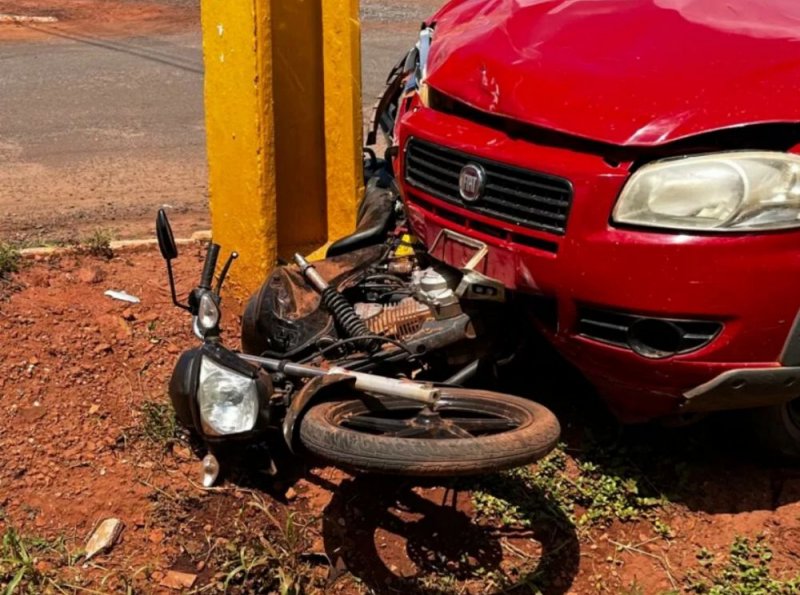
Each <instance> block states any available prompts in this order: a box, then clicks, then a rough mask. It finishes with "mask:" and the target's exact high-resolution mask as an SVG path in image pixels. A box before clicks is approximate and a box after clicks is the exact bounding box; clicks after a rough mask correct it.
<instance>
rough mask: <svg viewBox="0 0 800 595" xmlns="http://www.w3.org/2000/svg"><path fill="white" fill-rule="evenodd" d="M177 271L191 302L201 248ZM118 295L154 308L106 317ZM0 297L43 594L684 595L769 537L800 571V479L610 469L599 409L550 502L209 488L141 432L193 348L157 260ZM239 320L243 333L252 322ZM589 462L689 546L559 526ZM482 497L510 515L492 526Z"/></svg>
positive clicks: (738, 463) (254, 479)
mask: <svg viewBox="0 0 800 595" xmlns="http://www.w3.org/2000/svg"><path fill="white" fill-rule="evenodd" d="M183 252H184V254H183V256H182V258H180V259H179V260H178V261H177V270H176V273H177V278H178V280H179V286H180V288H181V290H182V292H186V291H187V290H188V289H189V288H190V287H191V285H192V284H193V282H194V280H195V279H196V278H197V276H198V274H199V270H200V268H201V260H202V259H201V256H202V250H201V247H200V246H192V247H189V248H188V249H184V250H183ZM109 288H111V289H118V290H125V291H127V292H129V293H131V294H133V295H136V296H138V297H140V298H141V304H138V305H133V306H131V305H127V304H124V303H122V302H117V301H114V300H112V299H110V298H108V297H105V296H104V295H103V292H104V291H105V290H106V289H109ZM2 293H3V297H2V299H0V341H1V342H0V397H1V398H2V404H3V405H2V407H1V408H0V534H2V533H5V532H6V531H8V530H9V529H10V528H11V527H13V528H15V529H16V530H17V531H19V533H20V534H23V535H26V536H30V537H38V538H42V539H46V540H48V542H47V543H49V544H51V545H50V546H47V547H45V546H43V545H42V544H43V543H44V542H41V541H40V542H31V543H38V545H37V546H36V548H37V549H36V551H37V552H38V553H37V556H38V557H37V560H36V561H35V569H36V572H37V575H36V577H38V578H35V580H38V581H40V582H36V583H34V584H35V585H36V586H34V587H33V588H32V590H31V591H30V592H58V591H57V590H56V587H55V586H54V585H58V588H60V589H62V592H99V593H117V592H120V593H123V592H126V589H130V591H127V592H137V593H160V592H169V589H167V588H166V587H162V586H160V585H161V583H162V581H163V580H164V579H165V577H166V575H167V573H168V572H169V571H170V570H180V571H184V572H189V573H191V574H194V575H198V576H197V579H196V583H195V585H194V587H193V588H194V589H196V590H197V592H216V591H221V590H223V589H224V583H225V580H226V578H228V577H229V576H232V579H231V584H230V589H229V590H230V592H241V593H254V592H269V591H277V589H278V587H279V583H280V579H279V578H276V574H275V573H276V572H277V569H278V568H280V569H281V570H282V571H283V573H284V574H283V576H284V581H286V580H290V579H292V580H294V581H295V583H296V584H300V585H301V586H303V587H304V588H305V589H306V590H307V591H308V592H341V593H348V594H349V593H360V592H365V591H372V592H379V593H384V592H386V593H391V592H397V593H401V592H402V593H409V592H426V593H461V592H464V593H484V592H491V591H493V590H495V588H496V587H497V586H498V585H504V587H509V585H513V584H515V583H520V582H524V581H525V580H526V579H525V577H527V580H528V583H529V584H535V585H539V586H540V587H541V589H542V592H544V593H553V594H555V593H572V594H583V593H600V592H602V593H661V592H666V591H668V590H670V589H675V590H676V591H685V590H687V589H688V588H689V586H690V585H691V579H687V574H691V573H702V572H707V571H706V570H704V568H703V566H702V563H701V562H702V561H701V560H699V559H698V557H697V555H698V551H699V550H700V548H702V547H705V548H707V549H708V550H709V551H710V552H711V554H712V555H713V557H714V559H715V560H716V561H717V563H720V562H721V561H722V560H724V559H725V557H726V555H727V551H728V549H729V547H730V545H731V544H732V542H733V541H734V539H735V538H736V536H738V535H741V536H745V537H747V538H750V539H751V540H755V538H756V536H758V535H763V540H764V543H766V544H768V545H769V546H770V547H771V550H772V552H773V558H772V560H771V562H770V564H771V567H770V572H771V574H772V576H773V577H775V578H783V579H787V578H789V577H791V576H792V574H794V575H797V574H798V569H800V473H799V472H798V471H796V470H793V469H790V468H782V467H775V466H773V467H765V466H764V465H763V463H758V462H754V461H752V460H749V459H747V458H745V457H743V456H742V455H741V454H740V453H737V452H735V451H734V452H726V449H727V447H726V446H724V445H723V446H718V445H717V444H716V438H714V439H712V440H709V439H707V437H706V434H707V433H708V432H710V431H711V430H708V429H705V428H703V429H700V430H697V431H693V432H692V431H690V432H689V433H679V434H675V433H668V434H663V433H662V432H660V431H658V430H653V429H646V430H645V431H643V432H639V433H636V432H634V433H633V434H630V433H625V436H626V437H625V438H624V439H622V441H623V442H624V445H625V447H624V450H620V451H617V455H615V456H616V459H619V460H616V459H612V458H603V457H602V456H601V455H600V454H598V453H599V451H596V452H589V451H588V450H586V449H584V448H583V446H582V440H583V438H580V436H581V435H582V429H583V428H584V427H589V428H590V429H592V431H595V430H597V428H598V427H599V426H598V424H597V421H596V420H597V419H598V416H600V415H601V414H598V413H596V410H593V409H586V410H585V411H588V413H586V412H585V411H584V404H583V402H580V403H581V404H580V405H579V407H577V408H570V407H566V408H564V407H561V409H562V410H559V415H560V418H561V420H562V422H563V424H564V428H565V440H566V442H567V447H566V453H567V456H566V462H567V463H566V464H567V473H566V475H564V476H561V475H557V477H560V478H561V479H559V480H558V481H556V482H551V483H550V484H547V487H546V488H545V489H543V490H542V492H541V493H537V490H534V489H531V487H530V485H529V484H524V485H523V484H522V483H520V481H521V480H519V477H518V476H504V477H501V478H492V479H488V480H483V481H482V482H479V483H477V484H476V483H474V482H473V483H463V482H462V483H459V482H449V483H448V482H445V483H444V484H442V485H428V486H424V485H420V484H415V483H414V482H409V481H400V480H395V479H392V478H369V477H352V476H350V475H348V474H346V473H343V472H341V471H338V470H336V469H334V468H331V467H325V466H315V465H314V464H311V463H307V462H304V461H303V460H302V459H288V461H289V464H288V469H286V468H285V469H284V473H283V474H282V476H281V477H279V478H278V479H270V478H266V477H264V476H263V475H262V474H260V473H258V472H257V471H254V470H250V471H246V470H244V471H237V472H235V473H232V474H231V475H230V476H229V477H228V479H227V480H226V481H225V483H223V485H222V486H221V487H220V488H217V489H212V490H203V489H202V488H200V487H199V486H198V484H197V481H199V472H198V461H197V457H196V455H195V454H194V453H193V452H192V450H191V448H190V447H189V446H188V445H187V443H186V442H184V441H183V440H180V439H176V440H169V441H165V440H163V439H161V438H159V437H158V436H157V435H155V436H154V435H153V427H154V426H153V424H152V423H150V424H148V422H147V420H148V419H156V420H157V421H158V420H159V419H160V420H162V421H163V419H169V418H164V417H163V416H162V417H161V418H159V417H158V416H157V415H155V416H153V415H150V414H151V413H152V411H153V410H154V409H153V407H157V406H161V405H163V404H164V403H166V395H165V387H166V383H167V380H168V377H169V374H170V371H171V367H172V365H173V362H174V360H175V358H176V356H177V354H178V353H179V352H180V351H181V350H183V349H186V348H187V347H189V346H191V345H193V344H194V343H195V341H194V340H193V338H192V336H191V332H190V329H189V323H188V320H187V318H186V317H185V316H184V315H183V313H181V312H179V311H177V310H176V309H175V308H173V307H171V305H170V299H169V294H168V291H167V288H166V283H165V273H164V270H163V265H162V262H161V261H160V259H159V257H158V255H157V252H156V251H155V250H152V249H146V250H142V251H127V252H123V253H120V254H117V255H116V256H115V257H114V258H113V259H111V260H110V261H105V260H102V259H98V258H93V257H90V256H81V255H74V254H66V255H61V256H52V257H41V258H39V260H37V261H35V262H32V263H31V266H28V267H26V268H25V269H24V270H23V271H22V272H21V273H20V274H18V275H17V276H15V277H14V278H13V280H12V282H11V283H7V282H6V283H4V284H3V289H2ZM226 306H227V308H228V310H229V312H228V316H227V322H226V325H227V327H228V328H230V329H233V328H236V324H237V323H238V319H237V317H236V316H235V315H233V314H231V312H233V311H234V310H236V309H237V305H236V304H231V303H226ZM231 335H235V333H231ZM231 342H232V343H233V344H235V342H236V341H235V339H232V340H231ZM576 398H578V397H576ZM153 403H155V404H156V405H153ZM587 407H589V406H587ZM557 409H558V406H557ZM148 412H150V413H148ZM614 431H618V430H614ZM148 432H150V434H151V435H150V437H148ZM653 445H655V446H653ZM642 453H644V455H642ZM285 460H287V459H285ZM588 462H593V464H595V465H597V466H598V468H599V471H598V473H603V474H604V476H605V477H610V478H616V480H615V481H617V483H618V484H619V485H622V484H623V483H624V482H626V481H633V482H637V483H636V485H638V486H639V488H638V489H640V490H649V489H651V488H653V489H655V490H656V491H659V492H660V491H668V492H670V496H669V499H670V502H667V503H664V504H663V505H662V506H660V507H659V508H658V509H657V511H656V513H655V514H656V516H657V517H658V519H659V521H660V522H662V523H665V524H666V525H668V526H669V528H670V531H671V532H672V533H673V537H669V538H667V537H664V535H663V534H662V535H659V533H658V532H656V531H655V529H654V526H655V525H654V517H653V516H652V515H651V514H650V513H646V514H645V515H644V516H643V517H641V518H639V519H638V520H637V519H634V520H631V521H627V522H625V521H621V520H618V519H617V518H616V517H614V515H610V516H608V518H606V519H600V522H590V523H584V524H582V525H577V526H576V525H574V524H572V523H571V522H570V521H569V519H567V518H566V517H564V516H563V514H562V513H558V512H553V510H554V509H553V508H552V507H550V506H549V504H548V503H552V502H553V498H555V497H557V495H558V493H560V491H563V489H565V486H566V488H569V485H568V484H569V483H570V482H575V481H578V478H577V476H576V475H575V474H573V473H572V472H573V471H574V470H575V469H576V468H577V467H576V465H579V464H582V465H586V464H587V463H588ZM618 469H624V471H623V472H619V471H618ZM540 472H542V469H540ZM583 472H584V473H586V468H585V467H584V471H583ZM565 482H566V483H565ZM625 485H627V484H625ZM515 486H517V487H515ZM519 486H522V489H519ZM470 488H473V489H477V490H480V491H481V492H482V493H483V494H484V495H486V494H488V497H489V499H490V501H491V497H495V498H499V499H500V503H501V504H500V508H498V509H497V510H495V511H494V512H495V513H496V514H489V512H491V510H490V508H491V507H490V508H489V509H487V508H486V506H478V505H476V504H475V502H476V500H475V494H474V493H472V494H471V492H470ZM614 489H615V490H616V489H618V488H614ZM471 496H472V497H471ZM509 505H516V506H519V507H520V508H521V509H522V510H523V513H514V514H512V512H513V511H512V512H509V511H510V508H509ZM487 510H488V511H489V512H487ZM582 510H583V508H582V507H581V506H578V507H577V509H576V513H577V514H578V515H580V513H581V512H582ZM622 514H623V515H624V511H622ZM504 515H505V516H507V517H508V518H507V519H505V520H503V518H502V517H503V516H504ZM108 516H116V517H118V518H120V519H121V520H122V521H123V522H124V523H125V529H124V532H123V534H122V541H121V542H120V543H119V544H118V545H117V546H116V547H115V548H114V549H113V550H112V551H111V552H110V553H107V554H103V555H100V556H98V557H97V558H96V559H95V560H93V561H91V562H89V563H87V564H84V563H83V561H82V560H80V559H78V560H75V559H65V558H64V556H63V552H64V551H65V550H66V551H67V552H71V553H72V554H75V553H76V552H79V551H80V550H81V549H82V547H83V546H84V544H85V540H86V538H87V536H88V534H89V533H90V532H91V530H92V528H93V527H94V526H95V524H96V523H97V522H98V521H100V520H101V519H103V518H106V517H108ZM520 519H523V520H520ZM662 533H663V532H662ZM58 539H61V540H62V542H63V546H60V545H59V546H57V545H53V544H56V543H57V540H58ZM2 558H3V554H2V552H0V590H2V587H3V584H2V583H3V574H2V568H3V566H2V565H3V561H2ZM240 560H245V561H246V562H247V566H249V567H252V568H251V572H250V575H249V578H247V579H245V578H243V573H241V572H240V573H238V574H237V573H236V572H235V570H236V567H237V566H238V565H239V564H240V562H239V561H240ZM287 577H288V578H287ZM87 589H88V590H87ZM520 592H530V590H529V589H528V588H522V587H520ZM534 592H535V591H534ZM723 592H725V591H723ZM776 592H777V591H776ZM784 592H785V593H789V592H791V591H788V590H787V591H784Z"/></svg>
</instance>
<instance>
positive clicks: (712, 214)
mask: <svg viewBox="0 0 800 595" xmlns="http://www.w3.org/2000/svg"><path fill="white" fill-rule="evenodd" d="M612 218H613V220H614V221H615V222H617V223H625V224H631V225H644V226H649V227H663V228H669V229H677V230H698V231H720V232H726V231H727V232H740V231H751V230H773V229H786V228H792V227H800V156H797V155H792V154H788V153H773V152H735V153H716V154H709V155H701V156H697V157H685V158H680V159H667V160H663V161H656V162H654V163H651V164H649V165H645V166H644V167H642V168H641V169H640V170H639V171H637V172H636V173H635V174H633V176H631V179H630V180H629V181H628V183H627V184H626V185H625V188H623V190H622V194H621V195H620V197H619V200H618V201H617V205H616V207H615V208H614V213H613V216H612Z"/></svg>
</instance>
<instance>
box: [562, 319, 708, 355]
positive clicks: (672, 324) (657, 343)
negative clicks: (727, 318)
mask: <svg viewBox="0 0 800 595" xmlns="http://www.w3.org/2000/svg"><path fill="white" fill-rule="evenodd" d="M721 331H722V324H721V323H719V322H714V321H706V320H682V319H674V318H654V317H650V316H639V315H636V314H628V313H624V312H615V311H612V310H601V309H598V308H586V307H584V308H581V309H580V311H579V313H578V334H579V335H581V336H584V337H587V338H589V339H594V340H595V341H601V342H603V343H609V344H611V345H616V346H617V347H623V348H625V349H632V350H633V351H636V352H637V353H639V352H642V354H644V353H647V356H648V357H669V356H671V355H677V354H681V353H688V352H690V351H695V350H697V349H700V348H701V347H705V346H706V345H708V344H709V343H711V341H713V340H714V339H715V338H716V337H717V336H719V334H720V332H721ZM665 340H666V342H667V343H668V345H669V346H668V347H667V346H666V345H665Z"/></svg>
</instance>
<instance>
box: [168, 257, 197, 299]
mask: <svg viewBox="0 0 800 595" xmlns="http://www.w3.org/2000/svg"><path fill="white" fill-rule="evenodd" d="M167 276H168V277H169V290H170V292H171V293H172V303H173V304H175V305H176V306H178V308H180V309H181V310H186V311H187V312H191V308H189V306H187V305H186V304H181V303H180V302H179V301H178V294H177V292H176V291H175V278H174V277H173V275H172V261H171V260H168V261H167Z"/></svg>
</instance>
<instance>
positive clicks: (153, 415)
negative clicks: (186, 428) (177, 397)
mask: <svg viewBox="0 0 800 595" xmlns="http://www.w3.org/2000/svg"><path fill="white" fill-rule="evenodd" d="M141 412H142V419H141V424H140V430H141V434H142V436H143V437H144V438H146V439H147V440H149V441H150V442H153V443H155V444H160V445H163V446H164V447H167V446H169V445H170V444H172V443H174V442H175V441H177V440H179V439H180V437H181V435H180V426H179V425H178V420H177V419H176V417H175V411H174V410H173V409H172V405H170V404H169V403H166V402H162V401H145V402H144V403H142V406H141Z"/></svg>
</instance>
